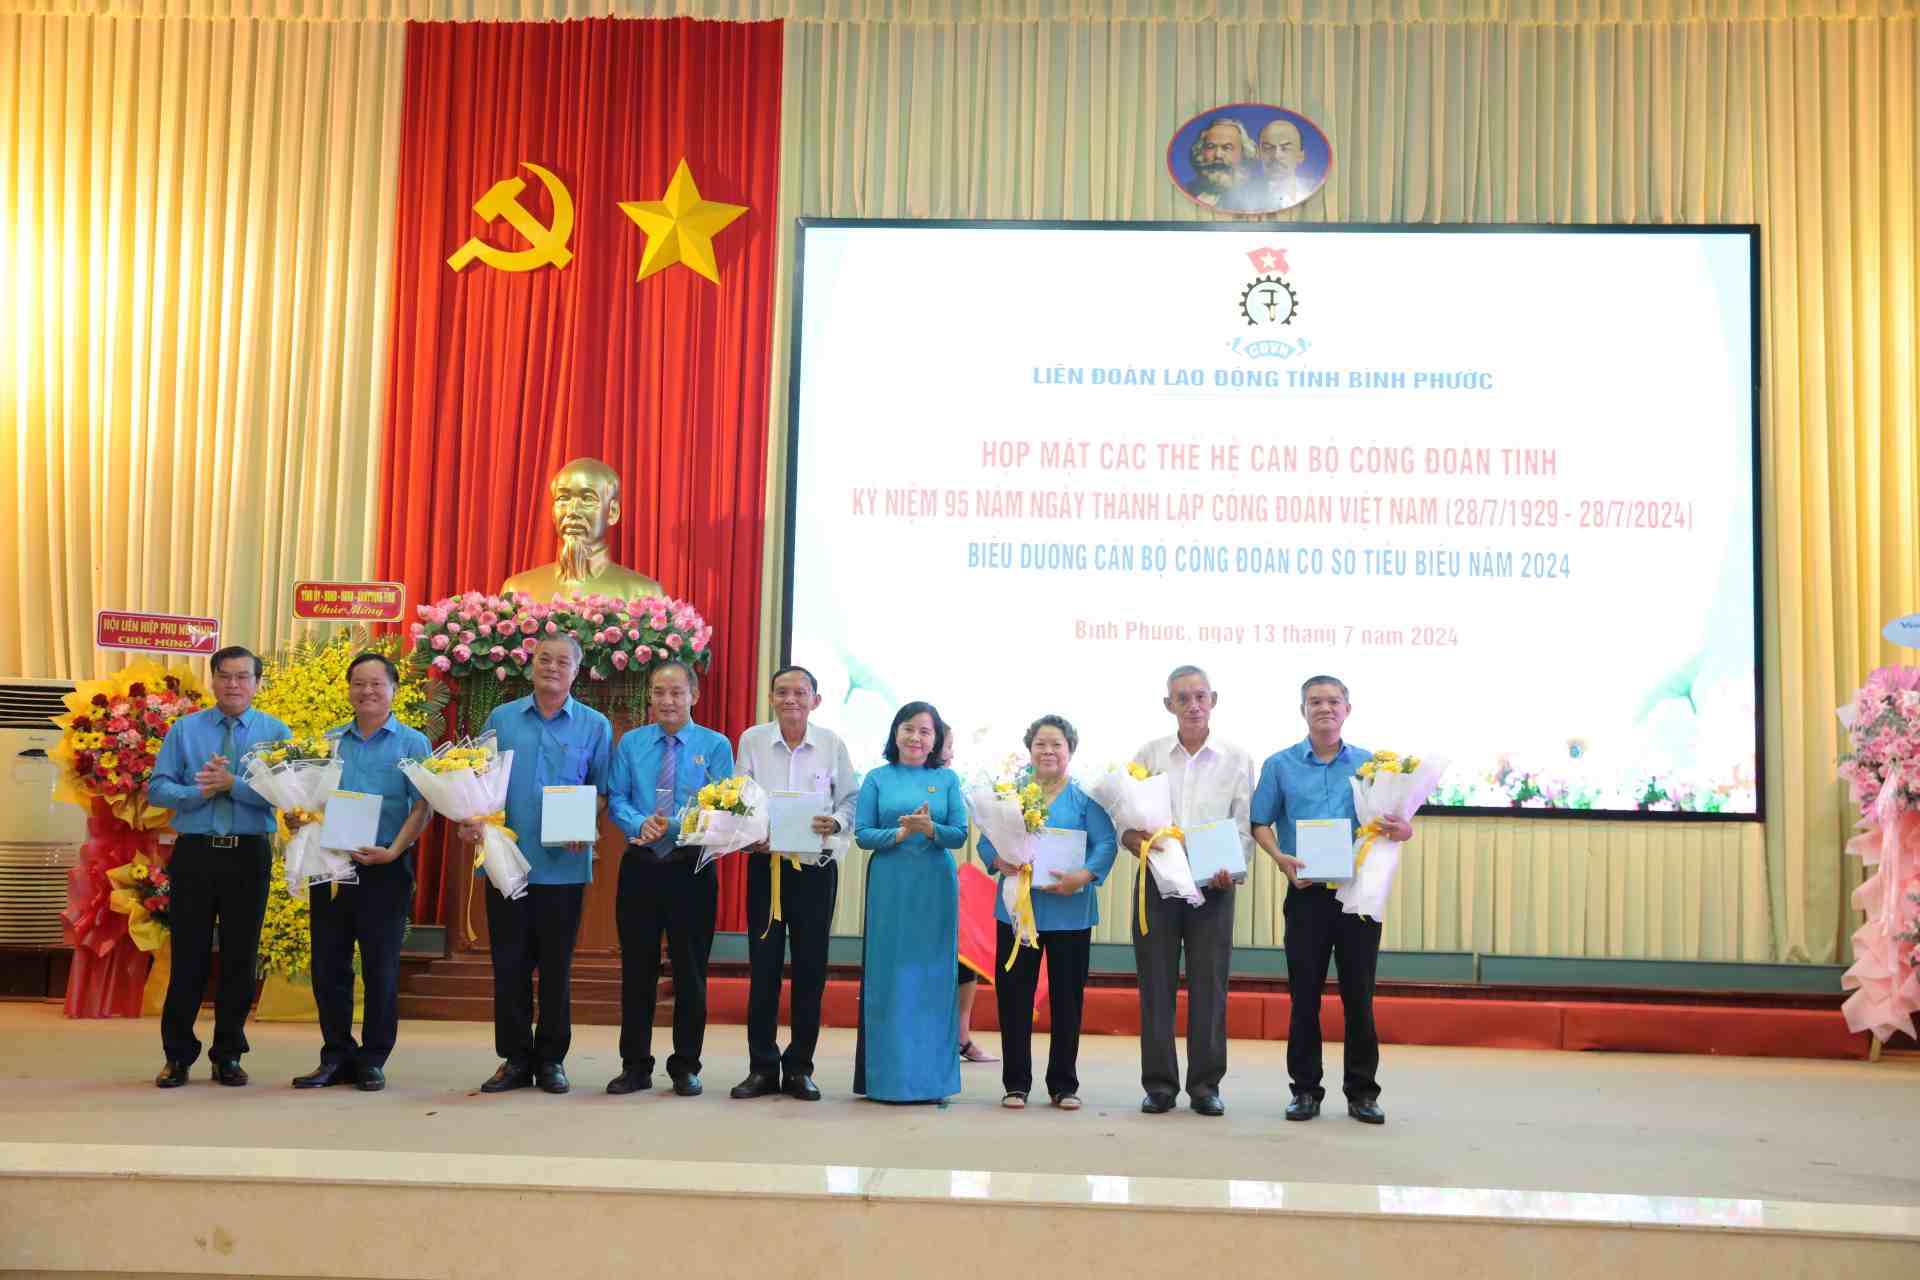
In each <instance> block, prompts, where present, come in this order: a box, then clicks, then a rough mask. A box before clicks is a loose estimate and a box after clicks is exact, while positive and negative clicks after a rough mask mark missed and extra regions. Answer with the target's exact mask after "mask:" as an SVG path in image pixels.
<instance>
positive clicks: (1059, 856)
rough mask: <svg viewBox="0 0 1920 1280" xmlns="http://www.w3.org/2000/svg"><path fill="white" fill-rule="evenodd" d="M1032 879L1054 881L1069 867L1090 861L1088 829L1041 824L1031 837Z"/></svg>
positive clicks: (1069, 868) (1029, 846)
mask: <svg viewBox="0 0 1920 1280" xmlns="http://www.w3.org/2000/svg"><path fill="white" fill-rule="evenodd" d="M1027 847H1028V848H1029V849H1031V850H1032V851H1033V882H1034V883H1035V884H1039V885H1048V884H1052V883H1053V882H1054V881H1056V880H1058V879H1059V878H1060V877H1061V876H1064V875H1066V874H1067V873H1068V872H1069V871H1078V870H1080V869H1081V868H1082V867H1084V866H1086V865H1087V833H1086V832H1084V831H1079V830H1071V829H1068V828H1066V827H1042V828H1040V829H1039V830H1038V831H1036V832H1034V833H1033V835H1032V836H1031V837H1030V842H1029V844H1028V846H1027Z"/></svg>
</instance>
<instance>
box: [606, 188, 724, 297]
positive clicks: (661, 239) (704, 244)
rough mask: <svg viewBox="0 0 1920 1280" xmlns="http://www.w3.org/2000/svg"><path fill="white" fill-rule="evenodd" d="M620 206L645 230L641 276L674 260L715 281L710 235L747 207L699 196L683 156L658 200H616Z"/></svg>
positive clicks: (717, 275)
mask: <svg viewBox="0 0 1920 1280" xmlns="http://www.w3.org/2000/svg"><path fill="white" fill-rule="evenodd" d="M620 209H621V211H622V212H624V213H625V214H626V215H627V216H628V217H629V218H632V219H633V220H634V221H635V222H636V223H638V224H639V226H640V229H641V230H642V231H644V232H646V233H647V248H646V252H645V253H643V254H641V255H640V274H639V275H637V276H635V277H634V279H635V280H636V281H640V280H645V279H646V278H647V277H648V276H650V275H652V274H653V273H654V272H656V271H665V270H666V269H667V268H668V267H670V266H672V265H673V264H674V263H676V262H678V263H681V264H682V265H684V266H687V267H690V268H692V269H693V270H695V271H697V272H699V273H700V274H701V275H703V276H705V277H706V278H707V279H709V280H711V281H713V282H714V283H715V284H719V283H720V268H719V266H718V265H716V264H715V262H714V260H713V238H714V236H716V235H718V234H719V233H720V231H721V229H722V228H724V227H725V226H726V225H727V224H728V223H730V222H732V221H733V220H734V219H735V218H737V217H739V216H740V215H741V214H743V213H745V212H746V211H747V206H746V205H743V204H723V203H721V202H720V201H718V200H702V199H701V198H700V188H698V187H696V186H694V185H693V171H692V170H691V169H689V168H687V162H686V160H685V159H684V158H682V159H681V161H680V167H679V168H678V169H675V170H674V172H673V181H672V182H669V183H668V184H667V194H666V195H665V196H663V197H662V198H660V199H658V200H627V201H622V202H621V204H620Z"/></svg>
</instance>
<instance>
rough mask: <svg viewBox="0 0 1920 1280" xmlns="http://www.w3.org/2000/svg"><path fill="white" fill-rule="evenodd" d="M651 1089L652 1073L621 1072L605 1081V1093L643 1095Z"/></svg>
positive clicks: (628, 1070)
mask: <svg viewBox="0 0 1920 1280" xmlns="http://www.w3.org/2000/svg"><path fill="white" fill-rule="evenodd" d="M651 1088H653V1073H652V1072H644V1071H635V1070H633V1069H631V1068H628V1069H626V1070H623V1071H622V1072H621V1073H620V1074H619V1075H617V1076H615V1077H614V1078H613V1079H611V1080H609V1081H607V1092H608V1093H612V1094H627V1093H645V1092H646V1091H647V1090H649V1089H651Z"/></svg>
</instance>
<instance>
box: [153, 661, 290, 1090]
mask: <svg viewBox="0 0 1920 1280" xmlns="http://www.w3.org/2000/svg"><path fill="white" fill-rule="evenodd" d="M208 665H209V666H210V668H211V671H212V680H213V706H211V707H209V708H208V709H207V710H205V711H196V712H194V713H193V714H192V715H190V716H184V717H182V718H181V719H180V720H178V721H176V722H175V723H174V726H173V728H172V729H171V730H169V731H168V733H167V737H166V741H165V742H163V743H162V744H161V747H160V755H159V757H158V758H157V759H156V760H155V761H154V765H153V778H152V780H151V781H150V782H149V783H148V784H147V796H148V798H149V799H151V800H152V801H153V803H155V804H158V805H164V806H166V807H167V808H169V809H171V810H173V829H174V831H175V832H176V833H177V838H176V839H175V841H174V845H173V856H172V857H171V858H170V859H169V860H168V862H167V872H168V874H169V875H170V876H171V877H172V879H173V903H172V906H171V907H170V909H169V910H168V913H167V914H168V917H169V921H168V922H169V925H170V927H171V928H172V931H173V972H172V974H171V975H170V976H169V977H168V979H167V1002H166V1005H165V1007H164V1008H163V1009H162V1011H161V1014H160V1045H161V1048H162V1049H163V1050H164V1051H165V1052H166V1055H167V1064H166V1066H165V1067H164V1068H162V1070H161V1072H160V1074H159V1075H158V1076H156V1077H155V1078H154V1081H153V1082H154V1084H156V1085H158V1086H159V1087H160V1088H162V1089H177V1088H179V1087H180V1086H181V1085H183V1084H185V1083H186V1082H187V1069H188V1068H189V1067H191V1066H192V1065H193V1063H194V1060H195V1059H196V1058H198V1057H199V1056H200V1040H199V1038H198V1037H197V1036H195V1035H194V1034H193V1024H194V1020H195V1019H196V1018H198V1017H199V1015H200V998H201V996H202V995H204V994H205V993H206V989H207V974H208V971H209V970H210V969H211V968H212V967H213V937H214V931H215V930H216V929H217V930H218V931H219V934H220V988H219V990H218V991H217V992H216V993H215V995H214V1004H213V1047H212V1050H211V1051H210V1052H209V1054H208V1056H209V1057H210V1058H212V1059H213V1078H214V1079H215V1080H218V1081H219V1082H220V1083H221V1084H224V1085H236V1086H237V1085H243V1084H245V1083H246V1082H247V1073H246V1072H245V1071H244V1070H242V1069H241V1067H240V1056H241V1055H242V1054H244V1053H245V1052H246V1051H247V1048H248V1045H247V1030H246V1026H247V1011H248V1010H249V1009H250V1008H252V1006H253V979H254V958H255V954H256V953H257V951H258V950H259V947H260V924H261V922H262V921H263V920H264V919H265V918H266V914H267V882H268V879H269V877H270V876H271V875H272V874H273V846H272V844H271V842H270V841H269V839H268V836H269V835H270V833H271V832H272V831H273V825H274V824H273V806H272V805H269V804H268V803H267V802H266V801H265V800H263V799H261V798H260V797H259V796H258V795H255V794H254V791H253V788H251V787H249V786H248V785H247V784H246V781H245V780H244V779H242V778H240V777H237V776H235V774H234V769H235V768H237V767H238V766H239V763H240V758H241V757H242V756H244V755H245V754H246V753H247V749H248V748H249V747H252V746H256V745H258V744H259V743H262V742H274V741H277V740H279V739H282V738H288V737H291V736H292V733H291V732H290V731H289V730H288V728H287V726H286V725H284V724H282V723H281V722H280V721H278V720H276V719H274V718H273V717H272V716H270V715H267V714H266V713H265V712H262V711H255V710H254V709H253V695H254V694H256V693H258V692H259V690H260V659H259V658H258V657H256V656H255V655H254V654H253V653H252V652H251V651H250V650H248V649H244V648H242V647H241V646H239V645H230V646H228V647H227V648H225V649H222V650H220V652H218V653H216V654H214V655H213V661H212V662H211V663H210V664H208Z"/></svg>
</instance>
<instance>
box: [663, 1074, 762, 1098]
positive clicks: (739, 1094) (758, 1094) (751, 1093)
mask: <svg viewBox="0 0 1920 1280" xmlns="http://www.w3.org/2000/svg"><path fill="white" fill-rule="evenodd" d="M674 1083H675V1084H678V1083H679V1081H675V1082H674ZM778 1092H780V1081H779V1080H777V1079H775V1078H774V1077H773V1076H770V1075H768V1074H767V1073H766V1072H764V1071H752V1072H748V1073H747V1078H746V1079H745V1080H742V1081H741V1082H740V1083H739V1084H737V1085H735V1086H733V1092H732V1093H731V1094H729V1095H728V1096H729V1097H734V1098H770V1097H772V1096H773V1095H774V1094H776V1093H778Z"/></svg>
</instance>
